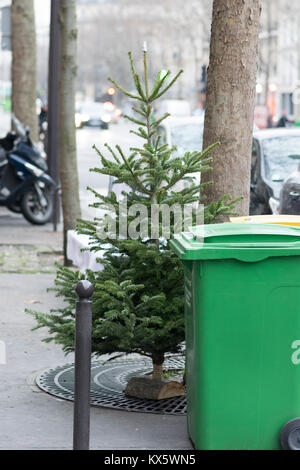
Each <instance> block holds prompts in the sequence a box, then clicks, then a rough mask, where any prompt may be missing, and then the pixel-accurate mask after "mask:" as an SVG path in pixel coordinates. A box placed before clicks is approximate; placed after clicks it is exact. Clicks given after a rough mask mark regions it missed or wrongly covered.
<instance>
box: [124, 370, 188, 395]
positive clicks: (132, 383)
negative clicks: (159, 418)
mask: <svg viewBox="0 0 300 470" xmlns="http://www.w3.org/2000/svg"><path fill="white" fill-rule="evenodd" d="M124 393H125V395H127V396H128V397H136V398H144V399H147V400H163V399H164V398H172V397H178V396H182V395H185V389H184V386H183V384H182V383H180V382H177V381H176V380H167V379H153V378H152V377H151V375H150V376H147V375H144V376H139V377H132V378H131V379H130V380H129V382H128V383H127V386H126V388H125V390H124Z"/></svg>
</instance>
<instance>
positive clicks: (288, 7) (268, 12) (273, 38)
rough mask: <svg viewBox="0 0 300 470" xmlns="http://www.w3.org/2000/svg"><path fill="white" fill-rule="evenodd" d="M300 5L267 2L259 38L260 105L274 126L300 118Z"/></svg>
mask: <svg viewBox="0 0 300 470" xmlns="http://www.w3.org/2000/svg"><path fill="white" fill-rule="evenodd" d="M299 80H300V2H290V1H288V0H263V9H262V16H261V29H260V35H259V69H258V76H257V85H256V91H257V103H258V104H259V105H264V106H266V107H267V109H268V112H269V117H270V119H271V121H272V123H273V125H276V122H277V121H278V120H279V119H280V117H281V116H282V115H286V116H287V117H288V118H290V119H291V120H297V119H299V117H300V107H299V105H300V103H299V104H297V101H298V94H299V92H298V91H297V90H298V89H299Z"/></svg>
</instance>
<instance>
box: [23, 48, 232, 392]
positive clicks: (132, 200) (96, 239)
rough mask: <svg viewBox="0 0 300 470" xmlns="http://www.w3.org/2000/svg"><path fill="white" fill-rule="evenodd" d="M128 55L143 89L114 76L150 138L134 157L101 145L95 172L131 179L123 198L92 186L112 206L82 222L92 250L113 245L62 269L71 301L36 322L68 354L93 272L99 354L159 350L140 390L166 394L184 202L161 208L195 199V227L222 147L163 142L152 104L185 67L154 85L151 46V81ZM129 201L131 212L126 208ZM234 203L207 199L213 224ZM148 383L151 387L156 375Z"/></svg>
mask: <svg viewBox="0 0 300 470" xmlns="http://www.w3.org/2000/svg"><path fill="white" fill-rule="evenodd" d="M129 59H130V65H131V73H132V77H133V81H134V84H135V88H136V93H131V92H128V91H126V90H124V89H123V88H122V87H121V86H120V85H119V84H118V83H116V82H115V81H114V80H111V79H110V81H111V82H112V83H113V84H114V86H115V87H116V88H117V89H118V90H119V91H121V92H122V93H124V94H125V95H126V96H128V97H130V98H131V99H132V100H135V101H136V106H135V107H134V108H133V110H134V112H135V117H129V116H126V118H127V119H128V120H129V121H131V122H132V124H134V125H135V126H136V128H135V129H134V130H132V131H131V132H133V133H134V134H136V135H137V136H139V137H140V138H141V141H142V145H141V147H135V148H131V149H130V155H129V156H126V155H125V154H124V152H123V150H122V149H121V148H120V147H119V146H116V149H112V148H111V147H110V146H109V145H107V144H106V149H107V151H108V152H109V154H110V157H108V156H107V155H104V153H103V151H100V150H99V149H96V151H97V152H98V154H99V157H100V160H101V167H99V168H94V169H92V170H91V171H95V172H99V173H102V174H105V175H109V176H111V177H113V178H114V185H118V184H123V183H125V184H126V185H127V186H126V187H127V188H128V189H127V190H124V191H123V192H122V197H121V201H120V200H118V199H117V196H116V194H115V193H114V192H113V191H111V192H110V193H109V194H108V195H107V196H103V195H101V194H98V193H97V192H96V191H94V190H93V189H92V188H90V190H91V191H92V192H93V193H94V195H95V196H96V198H97V202H96V203H95V204H94V207H95V210H96V209H105V210H106V211H108V212H110V213H108V212H107V215H106V216H105V217H103V216H98V217H95V219H94V220H93V221H84V220H81V221H79V223H78V227H77V230H78V231H79V233H83V234H86V235H89V237H90V249H91V250H92V251H99V250H103V249H105V254H104V256H103V259H101V262H102V263H103V265H104V269H103V271H100V272H91V271H88V272H87V273H86V274H85V275H83V274H80V273H78V272H74V271H72V270H70V269H67V268H64V267H59V268H58V273H57V279H56V291H57V295H58V296H62V297H63V298H64V300H65V302H66V304H67V305H66V307H65V308H63V309H60V310H54V311H52V312H51V313H50V314H40V313H38V312H31V313H32V314H33V315H34V316H35V318H36V320H37V323H38V325H37V328H41V327H47V328H48V329H49V332H50V337H49V338H48V339H47V340H46V341H52V340H54V341H55V342H57V343H59V344H61V345H62V346H63V349H64V350H65V352H69V351H72V350H73V348H74V305H75V293H74V287H75V285H76V282H77V281H78V280H79V279H83V278H85V279H88V280H89V281H91V282H92V283H93V284H94V286H95V291H94V296H93V333H92V342H93V343H92V348H93V352H94V353H95V354H96V355H101V354H107V353H109V354H114V353H121V354H123V353H124V354H128V353H139V354H142V355H144V356H148V357H150V358H151V359H152V362H153V373H152V379H155V380H156V384H157V386H156V387H154V388H156V391H154V392H151V393H149V394H148V395H147V391H145V390H143V391H142V392H141V393H140V392H138V394H140V395H142V396H144V397H146V396H148V397H149V398H155V397H156V398H162V397H161V396H159V390H160V385H159V382H161V386H163V382H162V381H161V379H162V373H163V363H164V359H165V354H166V353H178V352H180V350H181V345H182V342H183V341H184V293H183V268H182V264H181V262H180V261H179V259H178V258H177V256H175V255H174V254H173V253H172V252H171V250H170V249H169V242H168V239H169V236H171V235H172V234H173V233H174V231H175V230H176V231H180V230H181V229H182V225H181V226H179V225H180V223H178V220H179V221H180V217H179V219H177V218H176V210H174V211H173V212H172V211H171V214H170V217H169V219H168V218H167V219H168V220H167V222H166V220H165V219H164V220H163V217H162V216H161V214H160V212H159V211H160V209H161V208H167V209H170V208H171V209H172V210H173V209H174V207H176V208H177V211H178V207H179V208H180V211H181V213H183V211H184V208H185V207H189V208H191V207H192V206H193V208H192V210H190V212H189V214H190V221H189V222H190V225H191V224H192V223H193V221H194V220H195V218H196V215H197V210H198V209H199V207H194V206H197V203H198V202H199V194H201V189H202V185H201V183H199V182H198V183H197V179H196V176H197V175H199V174H201V173H202V172H204V171H209V170H210V169H211V167H210V163H211V158H210V157H208V153H209V151H210V150H211V148H213V147H214V146H211V147H210V148H208V149H206V150H204V151H202V150H201V149H199V151H192V152H187V153H185V154H184V155H177V154H176V148H168V146H167V144H165V143H163V142H161V137H160V135H159V133H158V127H159V125H160V124H161V123H162V121H163V120H164V119H166V118H167V117H168V115H167V114H166V115H164V116H162V117H160V118H159V119H158V120H154V119H153V116H152V110H153V102H154V101H155V100H157V99H159V98H160V97H161V96H162V95H163V94H164V93H166V91H167V90H168V89H169V88H170V87H171V86H172V85H173V84H174V82H175V81H176V80H177V79H178V78H179V76H180V74H181V72H182V71H180V72H179V73H178V74H177V75H176V76H175V77H174V78H173V79H172V80H169V76H170V72H167V73H164V74H162V73H159V74H158V75H157V77H156V80H155V81H154V84H153V86H152V88H151V89H150V84H149V77H148V66H147V53H146V51H144V64H143V65H144V83H142V80H141V78H140V77H139V75H138V74H137V72H136V70H135V66H134V63H133V60H132V56H131V54H130V53H129ZM183 183H185V184H183ZM120 202H121V204H120ZM125 203H126V214H125V213H124V211H123V209H124V204H125ZM234 204H235V201H229V198H228V196H224V197H223V198H222V200H221V201H218V202H216V203H212V204H210V205H209V206H208V207H204V222H205V223H211V222H213V221H216V220H217V218H218V216H219V215H224V214H231V213H232V211H233V207H234ZM198 213H199V210H198ZM137 214H139V215H138V216H137ZM96 215H97V214H96ZM177 215H178V212H177ZM185 222H186V221H185ZM146 384H148V386H147V385H146V387H148V388H149V390H150V389H151V388H152V384H151V385H150V383H149V380H148V381H146ZM137 388H139V386H138V387H137ZM140 388H141V387H140ZM175 388H176V387H175ZM156 392H157V393H156ZM129 393H134V392H129ZM168 393H169V395H168ZM172 393H174V394H176V393H177V392H176V391H174V392H172V391H171V392H170V391H169V392H167V396H172ZM155 394H156V396H155Z"/></svg>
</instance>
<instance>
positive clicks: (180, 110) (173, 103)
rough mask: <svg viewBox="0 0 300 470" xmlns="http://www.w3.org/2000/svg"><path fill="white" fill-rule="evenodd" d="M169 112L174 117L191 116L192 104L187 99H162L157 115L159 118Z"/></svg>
mask: <svg viewBox="0 0 300 470" xmlns="http://www.w3.org/2000/svg"><path fill="white" fill-rule="evenodd" d="M166 113H169V114H170V115H171V116H172V117H174V118H175V117H187V116H191V114H192V112H191V106H190V103H189V102H188V101H186V100H162V101H161V102H160V103H159V106H158V108H157V111H156V115H155V117H156V118H157V119H158V118H160V117H161V116H163V115H164V114H166Z"/></svg>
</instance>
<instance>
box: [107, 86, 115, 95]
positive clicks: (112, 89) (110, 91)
mask: <svg viewBox="0 0 300 470" xmlns="http://www.w3.org/2000/svg"><path fill="white" fill-rule="evenodd" d="M107 93H108V94H109V95H110V96H113V95H115V94H116V90H115V89H114V88H112V87H111V88H109V89H108V90H107Z"/></svg>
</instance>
